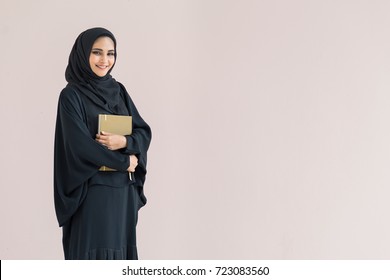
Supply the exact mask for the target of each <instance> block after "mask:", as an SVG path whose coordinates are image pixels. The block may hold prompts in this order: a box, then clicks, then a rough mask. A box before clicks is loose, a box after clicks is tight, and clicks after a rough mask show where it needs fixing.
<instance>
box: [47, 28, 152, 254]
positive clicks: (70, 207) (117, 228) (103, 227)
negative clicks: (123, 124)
mask: <svg viewBox="0 0 390 280" xmlns="http://www.w3.org/2000/svg"><path fill="white" fill-rule="evenodd" d="M101 36H109V37H111V36H112V37H111V38H112V39H113V40H114V42H116V41H115V38H114V37H113V35H112V34H111V33H109V31H107V30H105V29H102V28H96V29H90V30H87V31H85V32H83V33H82V34H81V35H80V36H79V37H78V39H76V42H75V45H74V46H73V49H72V52H71V54H70V58H69V65H68V67H67V71H66V79H67V80H68V85H67V86H66V87H65V88H64V89H63V90H62V92H61V94H60V96H59V100H58V108H57V120H56V129H55V144H54V202H55V210H56V215H57V220H58V223H59V225H60V226H61V227H63V246H64V254H65V258H66V259H97V258H99V259H100V258H108V259H110V258H113V259H117V258H119V259H126V258H127V259H135V258H137V249H136V237H135V226H136V224H137V219H138V210H139V209H140V208H141V207H142V206H143V205H145V204H146V197H145V195H144V191H143V186H144V182H145V176H146V166H147V150H148V148H149V144H150V141H151V130H150V127H149V125H148V124H147V123H146V122H145V121H144V120H143V119H142V117H141V116H140V114H139V113H138V110H137V108H136V107H135V104H134V102H133V101H132V99H131V98H130V96H129V94H128V92H127V90H126V88H125V87H124V86H123V85H122V84H121V83H119V82H117V81H115V80H114V79H113V78H112V77H111V76H110V74H109V73H108V74H107V75H106V76H105V77H102V78H100V77H98V76H96V75H95V76H93V75H92V74H91V73H90V72H92V71H91V68H90V67H89V65H87V64H85V63H88V55H89V52H90V50H91V48H92V45H93V43H94V41H95V40H96V39H97V38H99V37H101ZM113 96H114V97H115V98H113ZM98 114H121V115H131V116H132V119H133V132H132V135H126V139H127V146H126V147H125V148H123V149H120V150H116V151H111V150H109V149H107V148H106V147H105V146H103V145H101V144H100V143H98V142H97V141H96V140H95V135H96V133H97V119H98ZM129 155H136V156H137V158H138V166H137V167H136V169H135V172H134V173H133V174H132V179H130V178H129V174H128V172H127V168H128V167H129V164H130V163H129ZM103 165H104V166H108V167H111V168H114V169H116V170H117V171H115V172H101V171H99V168H100V167H101V166H103Z"/></svg>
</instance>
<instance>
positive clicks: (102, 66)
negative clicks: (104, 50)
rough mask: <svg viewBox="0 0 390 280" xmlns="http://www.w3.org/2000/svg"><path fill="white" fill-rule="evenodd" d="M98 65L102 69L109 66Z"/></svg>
mask: <svg viewBox="0 0 390 280" xmlns="http://www.w3.org/2000/svg"><path fill="white" fill-rule="evenodd" d="M96 66H97V67H99V68H100V69H106V68H107V66H99V65H96Z"/></svg>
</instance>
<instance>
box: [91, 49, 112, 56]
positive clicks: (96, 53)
mask: <svg viewBox="0 0 390 280" xmlns="http://www.w3.org/2000/svg"><path fill="white" fill-rule="evenodd" d="M91 53H92V54H94V55H99V56H100V55H102V54H103V52H102V51H96V50H94V51H92V52H91ZM107 55H108V56H115V53H114V52H109V53H108V54H107Z"/></svg>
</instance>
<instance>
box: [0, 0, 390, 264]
mask: <svg viewBox="0 0 390 280" xmlns="http://www.w3.org/2000/svg"><path fill="white" fill-rule="evenodd" d="M389 9H390V2H389V1H386V0H382V1H379V0H367V1H354V0H337V1H336V0H334V1H311V0H306V1H303V0H298V1H290V0H276V1H271V0H269V1H266V0H264V1H260V0H259V1H254V0H253V1H250V0H244V1H243V0H236V1H234V0H226V1H222V0H199V1H195V0H164V1H161V0H155V1H152V0H142V1H141V0H138V1H136V0H133V1H132V0H128V1H125V0H115V1H106V0H104V1H103V0H91V1H90V0H88V1H79V0H71V1H69V0H67V1H63V0H62V1H54V0H35V1H28V0H25V1H21V0H0V35H1V44H0V46H1V47H0V50H1V57H0V65H1V68H0V69H1V70H0V92H1V105H0V117H1V138H0V139H1V140H0V141H1V144H0V155H1V176H0V187H1V188H0V199H1V203H0V221H1V229H0V259H62V258H63V254H62V245H61V231H60V229H59V228H58V226H57V221H56V219H55V214H54V206H53V191H52V188H53V187H52V180H53V179H52V165H53V161H52V159H53V137H54V125H55V114H56V107H57V99H58V95H59V92H60V91H61V89H62V88H63V87H64V86H65V79H64V71H65V67H66V65H67V59H68V55H69V52H70V49H71V47H72V45H73V42H74V40H75V38H76V36H77V35H78V34H79V33H80V32H81V31H83V30H85V29H87V28H90V27H94V26H104V27H106V28H108V29H110V30H111V31H112V32H113V33H114V34H115V35H116V37H117V39H118V44H119V45H118V53H119V55H118V62H117V65H116V68H115V69H114V71H113V76H114V77H115V78H116V79H117V80H119V81H121V82H123V83H124V84H125V85H126V86H127V88H128V90H129V91H130V92H131V95H132V97H133V99H134V100H135V102H136V104H137V107H138V108H139V110H140V112H141V114H142V115H143V117H144V118H145V119H146V120H147V121H148V122H149V123H150V125H151V126H152V129H153V133H154V138H153V141H152V146H151V149H150V154H149V160H150V161H149V173H148V178H147V182H146V186H145V188H146V189H145V191H146V194H147V196H148V199H149V203H148V205H147V207H145V208H143V209H142V210H141V212H140V220H139V226H138V234H139V235H138V236H139V237H138V244H139V253H140V258H142V259H388V258H390V223H389V214H390V203H389V197H390V189H389V185H390V172H389V168H390V146H389V143H390V131H389V122H390V110H389V109H390V94H389V93H390V79H389V77H390V55H389V53H390V35H389V34H390V29H389V26H390V17H389V16H388V15H389Z"/></svg>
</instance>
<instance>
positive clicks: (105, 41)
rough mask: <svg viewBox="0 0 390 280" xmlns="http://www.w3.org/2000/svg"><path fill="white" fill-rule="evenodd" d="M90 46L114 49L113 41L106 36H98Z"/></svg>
mask: <svg viewBox="0 0 390 280" xmlns="http://www.w3.org/2000/svg"><path fill="white" fill-rule="evenodd" d="M92 48H99V49H103V50H113V49H115V44H114V41H113V40H112V39H111V38H110V37H107V36H104V37H99V38H97V39H96V41H95V42H94V43H93V45H92Z"/></svg>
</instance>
